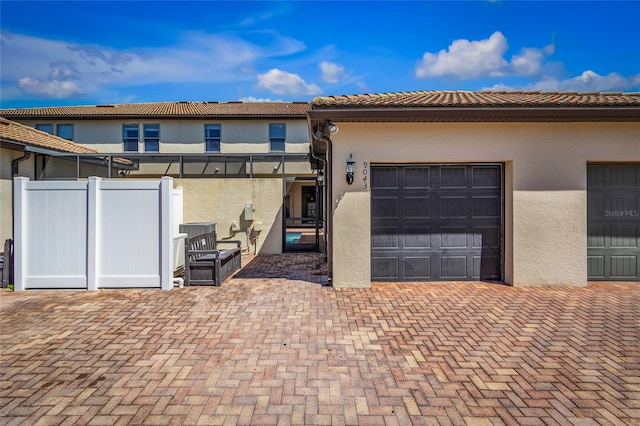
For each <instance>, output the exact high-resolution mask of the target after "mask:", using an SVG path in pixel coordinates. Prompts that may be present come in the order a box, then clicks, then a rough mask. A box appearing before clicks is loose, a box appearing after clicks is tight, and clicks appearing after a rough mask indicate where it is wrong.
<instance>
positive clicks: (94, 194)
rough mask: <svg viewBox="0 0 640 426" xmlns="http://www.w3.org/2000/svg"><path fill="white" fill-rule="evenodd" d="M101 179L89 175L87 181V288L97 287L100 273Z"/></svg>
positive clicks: (94, 288) (95, 288)
mask: <svg viewBox="0 0 640 426" xmlns="http://www.w3.org/2000/svg"><path fill="white" fill-rule="evenodd" d="M101 182H102V179H101V178H99V177H95V176H91V177H90V178H89V181H88V182H87V238H86V241H87V290H97V289H98V275H99V273H100V232H99V231H98V230H99V229H100V227H101V226H102V224H101V223H100V222H101V219H102V217H101V215H100V200H101V197H100V184H101Z"/></svg>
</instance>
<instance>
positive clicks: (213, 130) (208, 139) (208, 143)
mask: <svg viewBox="0 0 640 426" xmlns="http://www.w3.org/2000/svg"><path fill="white" fill-rule="evenodd" d="M221 127H222V126H221V125H220V124H205V125H204V149H205V151H206V152H220V133H221Z"/></svg>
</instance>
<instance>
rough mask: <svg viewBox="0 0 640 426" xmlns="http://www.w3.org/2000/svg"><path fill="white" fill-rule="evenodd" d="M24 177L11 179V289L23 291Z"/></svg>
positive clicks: (24, 239)
mask: <svg viewBox="0 0 640 426" xmlns="http://www.w3.org/2000/svg"><path fill="white" fill-rule="evenodd" d="M28 183H29V179H28V178H26V177H18V176H16V177H14V178H13V265H14V269H13V281H14V283H13V289H14V290H15V291H24V290H25V278H26V277H25V275H26V272H27V256H25V250H26V248H25V243H26V240H27V238H26V237H27V222H26V215H27V200H26V198H27V184H28Z"/></svg>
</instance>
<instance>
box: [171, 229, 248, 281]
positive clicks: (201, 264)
mask: <svg viewBox="0 0 640 426" xmlns="http://www.w3.org/2000/svg"><path fill="white" fill-rule="evenodd" d="M221 244H233V245H235V247H232V248H229V249H220V248H219V247H218V246H219V245H221ZM241 256H242V255H241V248H240V241H238V240H218V239H217V237H216V233H215V232H207V233H205V234H200V235H196V236H194V237H190V238H187V239H186V240H185V250H184V277H185V279H184V281H185V285H187V286H189V285H214V286H216V287H220V285H221V284H222V283H223V282H224V281H225V280H226V279H227V278H229V277H230V276H231V275H233V274H234V273H235V272H236V271H238V270H239V269H240V267H241V263H242V258H241Z"/></svg>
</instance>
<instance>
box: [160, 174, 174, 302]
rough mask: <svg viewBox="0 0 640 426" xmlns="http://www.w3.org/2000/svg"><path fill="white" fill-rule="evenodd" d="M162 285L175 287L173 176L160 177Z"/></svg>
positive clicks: (167, 288)
mask: <svg viewBox="0 0 640 426" xmlns="http://www.w3.org/2000/svg"><path fill="white" fill-rule="evenodd" d="M159 190H160V212H159V214H160V286H161V288H162V289H163V290H171V289H172V288H173V232H172V225H173V217H172V216H173V178H171V177H168V176H164V177H162V178H160V188H159Z"/></svg>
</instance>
